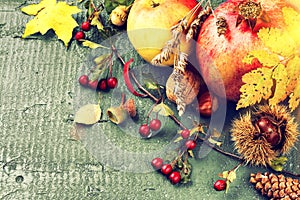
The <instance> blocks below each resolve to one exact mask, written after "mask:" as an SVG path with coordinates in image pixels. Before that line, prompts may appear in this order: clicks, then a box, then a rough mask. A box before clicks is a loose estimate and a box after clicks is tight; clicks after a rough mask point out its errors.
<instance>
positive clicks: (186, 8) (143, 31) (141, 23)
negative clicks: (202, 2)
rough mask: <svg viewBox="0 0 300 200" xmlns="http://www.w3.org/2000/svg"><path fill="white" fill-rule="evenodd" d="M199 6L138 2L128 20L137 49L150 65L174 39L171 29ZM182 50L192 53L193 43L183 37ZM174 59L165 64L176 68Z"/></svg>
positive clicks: (182, 0)
mask: <svg viewBox="0 0 300 200" xmlns="http://www.w3.org/2000/svg"><path fill="white" fill-rule="evenodd" d="M196 5H197V1H195V0H135V2H134V3H133V5H132V7H131V9H130V12H129V15H128V19H127V31H128V37H129V40H130V42H131V43H132V45H133V46H134V48H135V49H136V50H137V52H138V53H139V54H140V56H141V57H142V58H144V59H145V60H146V61H147V62H151V60H152V59H153V58H154V57H155V56H156V55H157V54H159V53H160V52H161V50H162V48H163V47H164V45H165V44H166V42H167V41H168V40H170V39H171V38H172V35H171V31H170V29H171V27H172V26H174V25H175V24H176V23H178V22H179V20H181V19H182V18H183V17H184V16H186V15H187V14H188V13H189V12H190V10H192V9H193V8H194V7H195V6H196ZM180 50H181V51H182V52H185V53H189V52H190V50H191V43H186V42H185V36H184V37H182V38H181V44H180ZM173 59H174V58H173V56H171V58H170V59H169V60H168V61H166V62H163V63H162V65H164V66H170V65H173Z"/></svg>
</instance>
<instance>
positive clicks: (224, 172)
mask: <svg viewBox="0 0 300 200" xmlns="http://www.w3.org/2000/svg"><path fill="white" fill-rule="evenodd" d="M218 176H219V177H220V178H225V179H226V178H227V176H228V171H223V172H222V173H220V174H218Z"/></svg>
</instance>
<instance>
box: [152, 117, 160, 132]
mask: <svg viewBox="0 0 300 200" xmlns="http://www.w3.org/2000/svg"><path fill="white" fill-rule="evenodd" d="M149 126H150V129H151V130H153V131H158V130H159V129H160V127H161V122H160V120H159V119H152V120H151V121H150V124H149Z"/></svg>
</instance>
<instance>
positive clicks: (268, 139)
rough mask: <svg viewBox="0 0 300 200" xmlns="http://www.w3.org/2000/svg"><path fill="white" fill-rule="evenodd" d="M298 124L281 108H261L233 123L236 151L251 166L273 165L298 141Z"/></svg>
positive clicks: (280, 106)
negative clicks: (272, 163) (273, 162)
mask: <svg viewBox="0 0 300 200" xmlns="http://www.w3.org/2000/svg"><path fill="white" fill-rule="evenodd" d="M297 129H298V124H297V122H296V121H295V119H294V117H292V115H291V113H290V112H289V110H288V108H287V107H285V106H282V105H277V106H272V107H270V106H268V105H260V106H258V107H256V108H254V109H253V110H250V111H248V112H247V113H246V114H244V115H242V116H241V117H240V118H239V119H235V120H234V121H233V123H232V128H231V136H232V141H234V145H235V149H236V150H237V152H238V153H239V154H240V155H241V156H242V157H243V159H244V160H245V161H246V162H247V163H250V164H252V165H263V166H266V165H270V164H271V162H272V160H274V159H275V158H277V157H278V156H280V155H283V154H286V153H288V152H289V150H290V149H291V148H292V147H293V146H294V144H295V142H296V141H297V136H298V135H299V132H298V130H297Z"/></svg>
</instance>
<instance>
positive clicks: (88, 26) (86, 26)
mask: <svg viewBox="0 0 300 200" xmlns="http://www.w3.org/2000/svg"><path fill="white" fill-rule="evenodd" d="M81 29H82V30H84V31H89V30H90V29H91V24H90V22H89V21H86V22H82V24H81Z"/></svg>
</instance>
